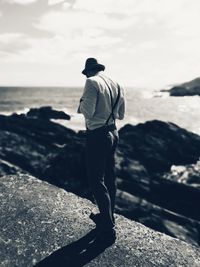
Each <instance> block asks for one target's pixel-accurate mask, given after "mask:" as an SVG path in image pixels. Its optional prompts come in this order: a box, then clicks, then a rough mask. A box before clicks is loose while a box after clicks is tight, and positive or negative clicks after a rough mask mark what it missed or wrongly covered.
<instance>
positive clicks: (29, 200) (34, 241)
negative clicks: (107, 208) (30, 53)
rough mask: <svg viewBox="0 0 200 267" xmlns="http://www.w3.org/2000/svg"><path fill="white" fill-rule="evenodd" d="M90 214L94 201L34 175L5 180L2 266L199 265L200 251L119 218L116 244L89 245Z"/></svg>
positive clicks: (0, 206)
mask: <svg viewBox="0 0 200 267" xmlns="http://www.w3.org/2000/svg"><path fill="white" fill-rule="evenodd" d="M91 210H95V206H94V205H93V204H92V203H91V202H90V201H88V200H86V199H83V198H80V197H77V196H75V195H74V194H72V193H68V192H66V191H64V190H63V189H60V188H58V187H55V186H53V185H50V184H48V183H47V182H43V181H41V180H38V179H36V178H34V177H33V176H30V175H25V174H23V175H22V174H21V175H9V176H4V177H1V179H0V212H1V220H0V229H1V231H0V266H1V267H13V266H16V267H32V266H48V267H50V266H84V265H87V266H88V267H89V266H90V267H92V266H95V267H97V266H99V267H100V266H104V267H106V266H109V267H110V266H122V267H123V266H124V267H128V266H130V267H133V266H138V267H151V266H156V267H158V266H159V267H162V266H163V267H166V266H173V267H176V266H177V267H178V266H179V267H180V266H182V267H184V266H185V267H188V266H190V267H198V266H200V250H199V248H197V247H195V246H191V245H189V244H186V243H185V242H182V241H180V240H178V239H174V238H171V237H169V236H167V235H165V234H161V233H158V232H155V231H153V230H150V229H149V228H147V227H145V226H143V225H142V224H139V223H136V222H134V221H130V220H128V219H126V218H124V217H123V216H120V215H116V222H117V228H116V230H117V241H116V243H115V244H114V245H112V246H111V247H108V248H107V247H106V246H105V247H98V244H93V243H90V244H89V245H88V243H87V241H88V238H89V235H90V237H91V234H92V232H90V230H91V229H92V228H93V227H94V225H93V224H92V222H91V221H90V220H89V218H88V216H89V213H90V212H91ZM86 244H87V245H86ZM84 249H85V250H84ZM83 250H84V251H83ZM81 251H82V253H80V252H81Z"/></svg>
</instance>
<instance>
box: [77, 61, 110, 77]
mask: <svg viewBox="0 0 200 267" xmlns="http://www.w3.org/2000/svg"><path fill="white" fill-rule="evenodd" d="M90 70H97V71H101V70H105V66H104V65H102V64H99V63H98V62H97V60H96V58H88V59H87V60H86V62H85V69H84V70H83V71H82V73H83V74H84V75H86V74H87V72H88V71H90Z"/></svg>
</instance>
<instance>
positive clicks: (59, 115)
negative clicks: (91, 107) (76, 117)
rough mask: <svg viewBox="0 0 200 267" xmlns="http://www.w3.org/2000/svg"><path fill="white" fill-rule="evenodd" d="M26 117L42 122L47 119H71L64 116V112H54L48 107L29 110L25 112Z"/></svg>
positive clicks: (68, 116) (66, 115)
mask: <svg viewBox="0 0 200 267" xmlns="http://www.w3.org/2000/svg"><path fill="white" fill-rule="evenodd" d="M26 116H27V117H30V118H37V119H42V120H49V119H55V120H58V119H59V120H70V118H71V117H70V115H68V114H66V113H65V112H63V111H58V110H54V109H52V107H50V106H47V107H41V108H31V109H30V110H29V111H28V112H27V114H26Z"/></svg>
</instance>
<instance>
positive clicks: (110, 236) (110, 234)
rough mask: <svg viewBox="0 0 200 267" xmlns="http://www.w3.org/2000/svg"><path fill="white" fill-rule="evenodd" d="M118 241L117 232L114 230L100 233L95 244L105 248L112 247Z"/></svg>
mask: <svg viewBox="0 0 200 267" xmlns="http://www.w3.org/2000/svg"><path fill="white" fill-rule="evenodd" d="M115 241H116V231H115V229H114V228H111V229H106V230H102V231H99V232H98V234H97V237H96V238H95V239H94V242H95V243H96V244H99V245H103V246H110V245H112V244H114V243H115Z"/></svg>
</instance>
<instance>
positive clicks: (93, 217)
mask: <svg viewBox="0 0 200 267" xmlns="http://www.w3.org/2000/svg"><path fill="white" fill-rule="evenodd" d="M89 218H90V219H91V220H92V221H93V222H94V223H95V224H96V225H100V224H101V214H100V213H97V214H94V213H93V212H92V213H91V214H90V216H89Z"/></svg>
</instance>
